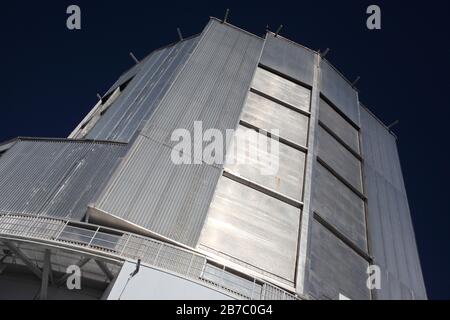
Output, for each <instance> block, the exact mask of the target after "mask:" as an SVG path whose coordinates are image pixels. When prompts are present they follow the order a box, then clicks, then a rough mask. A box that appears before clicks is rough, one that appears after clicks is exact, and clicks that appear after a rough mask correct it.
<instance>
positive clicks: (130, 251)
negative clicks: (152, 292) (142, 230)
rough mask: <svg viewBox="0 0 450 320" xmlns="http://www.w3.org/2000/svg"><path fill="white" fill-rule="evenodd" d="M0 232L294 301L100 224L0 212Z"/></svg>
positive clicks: (240, 293)
mask: <svg viewBox="0 0 450 320" xmlns="http://www.w3.org/2000/svg"><path fill="white" fill-rule="evenodd" d="M2 236H3V237H8V238H11V237H15V238H25V239H35V240H44V241H48V242H53V243H56V244H60V245H61V244H62V245H64V246H66V247H74V248H85V249H90V250H93V251H95V252H97V253H101V254H104V255H108V256H111V257H117V258H122V259H123V258H126V259H136V260H137V259H141V261H142V262H143V263H145V264H147V265H149V266H151V267H155V268H157V269H161V270H163V271H167V272H170V273H174V274H177V275H180V276H183V277H185V278H187V279H190V280H194V281H196V282H200V283H202V284H204V285H206V286H208V287H212V288H214V289H216V290H218V291H221V292H224V293H226V294H229V295H232V296H235V297H236V298H239V299H250V300H251V299H256V300H294V299H298V297H297V296H295V295H293V294H292V293H289V292H287V291H285V290H283V289H281V288H279V287H277V286H275V285H273V284H271V283H269V282H267V281H264V280H260V279H257V278H254V277H247V276H245V277H243V276H241V275H239V274H238V273H237V272H235V271H234V270H233V269H231V268H228V267H226V266H224V265H219V264H217V263H215V262H214V263H211V262H210V261H209V260H208V259H207V257H206V256H204V255H201V254H198V253H195V252H193V251H189V250H187V249H184V248H180V247H177V246H175V245H172V244H169V243H166V242H163V241H160V240H156V239H153V238H148V237H144V236H139V235H136V234H133V233H128V232H123V231H120V230H116V229H112V228H107V227H103V226H98V225H93V224H88V223H81V222H73V221H68V220H62V219H55V218H50V217H45V216H32V215H27V214H20V213H7V214H3V213H0V238H2Z"/></svg>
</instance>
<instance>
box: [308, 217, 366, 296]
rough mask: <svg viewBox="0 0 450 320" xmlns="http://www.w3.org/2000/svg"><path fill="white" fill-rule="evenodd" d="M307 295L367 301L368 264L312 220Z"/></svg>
mask: <svg viewBox="0 0 450 320" xmlns="http://www.w3.org/2000/svg"><path fill="white" fill-rule="evenodd" d="M310 250H311V251H310V263H309V272H308V277H309V278H308V291H309V294H311V295H312V296H313V297H315V298H318V299H338V298H339V294H343V295H344V296H346V297H348V298H350V299H353V300H367V299H370V292H369V289H368V288H367V286H366V280H367V273H366V271H367V267H368V266H369V264H368V262H367V261H365V260H364V259H363V258H362V257H360V256H359V255H358V254H357V253H355V252H354V251H353V250H352V249H350V248H349V247H348V246H347V245H346V244H345V243H344V242H342V241H341V240H340V239H338V238H337V237H336V236H334V235H333V233H332V232H330V231H329V230H328V229H327V228H325V227H324V226H322V225H321V224H320V223H319V222H317V221H316V220H315V219H313V221H312V228H311V248H310Z"/></svg>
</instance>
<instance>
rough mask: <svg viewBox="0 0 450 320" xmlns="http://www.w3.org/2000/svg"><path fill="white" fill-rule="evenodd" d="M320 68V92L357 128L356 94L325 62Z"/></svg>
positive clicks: (357, 107) (324, 61)
mask: <svg viewBox="0 0 450 320" xmlns="http://www.w3.org/2000/svg"><path fill="white" fill-rule="evenodd" d="M320 66H321V79H322V80H321V83H320V90H321V92H322V93H323V94H324V95H325V97H327V99H329V100H330V101H331V102H332V103H333V104H334V105H335V106H336V107H337V108H338V109H339V110H340V111H342V113H343V114H345V115H346V116H347V117H348V118H349V119H350V120H351V121H353V122H354V123H355V124H356V125H358V126H359V123H360V121H359V104H358V93H357V92H356V91H355V89H353V88H352V86H351V85H350V84H349V83H348V82H347V81H346V80H345V79H344V78H343V77H342V76H341V75H340V74H339V73H338V72H337V71H336V70H335V69H334V68H333V67H332V66H331V65H330V64H329V63H328V62H327V61H326V60H322V63H321V65H320Z"/></svg>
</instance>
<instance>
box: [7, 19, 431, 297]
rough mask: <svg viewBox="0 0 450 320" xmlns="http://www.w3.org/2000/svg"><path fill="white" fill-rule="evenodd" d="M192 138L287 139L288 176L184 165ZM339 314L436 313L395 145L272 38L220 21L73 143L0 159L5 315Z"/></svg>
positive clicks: (162, 53) (127, 84)
mask: <svg viewBox="0 0 450 320" xmlns="http://www.w3.org/2000/svg"><path fill="white" fill-rule="evenodd" d="M196 121H201V123H202V126H203V129H204V130H207V129H215V130H219V131H220V132H223V133H224V135H225V132H226V131H227V130H230V129H233V130H236V129H239V130H238V131H236V134H239V132H246V131H249V130H250V131H256V132H258V134H262V133H267V132H269V133H270V130H271V129H273V128H276V129H278V130H279V131H278V135H276V136H275V135H273V134H272V135H269V136H270V138H271V139H276V140H277V141H279V167H278V171H277V172H276V174H274V175H272V176H270V175H264V176H262V175H261V174H259V171H258V170H259V169H260V168H261V166H263V164H262V163H259V162H258V161H253V162H251V163H250V164H248V165H239V164H227V163H225V164H215V163H213V164H208V163H205V162H204V161H202V160H201V159H199V161H197V162H195V164H191V165H177V164H174V163H173V161H171V153H172V151H173V150H176V148H177V145H176V143H175V142H174V141H173V140H172V139H171V137H172V133H173V132H174V130H177V129H180V128H183V129H185V130H187V131H188V132H193V130H194V123H195V122H196ZM254 148H256V149H258V148H259V146H258V145H256V146H254ZM258 151H259V152H262V153H264V150H258ZM236 152H237V153H240V152H243V151H242V150H240V149H239V148H238V149H237V151H236ZM243 153H245V152H243ZM191 156H192V157H194V158H195V157H196V156H197V155H196V154H195V152H194V153H193V154H192V155H191ZM242 156H243V157H244V158H245V157H246V154H242ZM261 161H262V160H261ZM373 265H376V266H378V267H379V270H380V287H379V288H371V287H369V286H368V285H367V280H368V277H369V273H370V272H369V273H368V270H369V266H373ZM68 268H69V269H70V268H72V269H70V270H74V268H75V269H77V268H78V269H79V270H80V271H81V274H80V277H81V278H80V283H81V286H80V288H69V287H68V286H67V281H68V280H69V279H70V278H71V277H73V276H74V275H76V272H75V273H74V274H72V273H70V272H69V271H68V270H69V269H68ZM343 296H344V297H347V298H350V299H364V300H365V299H426V290H425V286H424V282H423V278H422V271H421V267H420V261H419V257H418V252H417V248H416V243H415V236H414V230H413V226H412V222H411V217H410V213H409V207H408V200H407V195H406V191H405V186H404V182H403V177H402V172H401V168H400V161H399V157H398V152H397V146H396V138H395V136H393V134H392V133H391V132H390V131H389V129H388V128H387V127H386V126H385V125H383V124H382V123H381V122H380V121H379V120H378V119H377V118H376V117H375V116H374V115H373V114H372V113H371V112H370V111H369V110H368V109H367V108H365V107H364V106H363V105H362V104H361V103H360V101H359V98H358V92H357V91H356V90H355V89H354V87H353V86H352V84H350V83H349V82H348V81H347V80H346V79H345V78H344V77H343V76H342V75H341V74H340V73H339V72H338V71H337V70H336V69H335V68H334V67H333V66H332V65H331V64H330V63H329V62H328V61H327V60H325V59H324V57H323V56H322V55H321V54H320V53H318V52H315V51H313V50H310V49H308V48H305V47H303V46H301V45H299V44H297V43H294V42H292V41H290V40H288V39H285V38H283V37H282V36H280V35H278V34H275V33H272V32H267V34H266V35H265V36H264V37H263V38H261V37H259V36H256V35H253V34H251V33H248V32H246V31H244V30H241V29H239V28H237V27H235V26H233V25H231V24H229V23H227V22H224V21H220V20H218V19H215V18H211V19H210V20H209V22H208V24H207V25H206V27H205V29H204V30H203V31H202V32H201V33H200V34H199V35H196V36H193V37H190V38H186V39H180V41H179V42H177V43H174V44H171V45H168V46H166V47H164V48H161V49H158V50H155V51H154V52H152V53H151V54H149V55H148V56H147V57H146V58H145V59H143V60H142V61H140V62H138V63H137V64H136V65H135V66H134V67H132V68H131V69H130V70H128V71H126V72H125V73H124V74H123V75H121V76H120V78H119V79H118V80H117V82H116V83H115V84H114V85H113V86H112V87H111V89H110V90H109V91H108V92H107V93H106V94H105V95H104V96H103V97H102V99H101V100H100V101H99V102H98V103H97V104H96V105H95V106H94V107H93V109H92V110H91V111H90V112H89V114H88V115H86V117H85V118H84V119H83V121H81V122H80V124H79V125H78V126H77V128H75V129H74V131H73V132H72V133H71V135H70V136H69V137H68V138H67V139H64V138H61V139H50V138H28V137H19V138H17V139H14V140H12V141H8V142H5V143H2V144H0V299H16V298H17V299H37V298H39V299H100V298H101V299H339V298H341V297H343Z"/></svg>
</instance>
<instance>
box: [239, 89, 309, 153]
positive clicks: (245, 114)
mask: <svg viewBox="0 0 450 320" xmlns="http://www.w3.org/2000/svg"><path fill="white" fill-rule="evenodd" d="M241 119H242V120H243V121H245V122H247V123H249V124H251V125H253V126H255V127H257V128H260V129H263V130H265V131H268V132H270V130H272V129H277V130H279V136H280V138H283V139H286V140H288V141H290V142H293V143H295V144H297V145H299V146H303V147H306V146H307V133H308V126H309V121H308V119H309V118H308V117H307V116H305V115H303V114H301V113H299V112H296V111H294V110H291V109H289V108H286V107H284V106H282V105H280V104H278V103H276V102H273V101H271V100H269V99H266V98H264V97H261V96H260V95H258V94H255V93H253V92H250V93H249V95H248V98H247V101H246V103H245V107H244V110H243V111H242V117H241Z"/></svg>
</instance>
